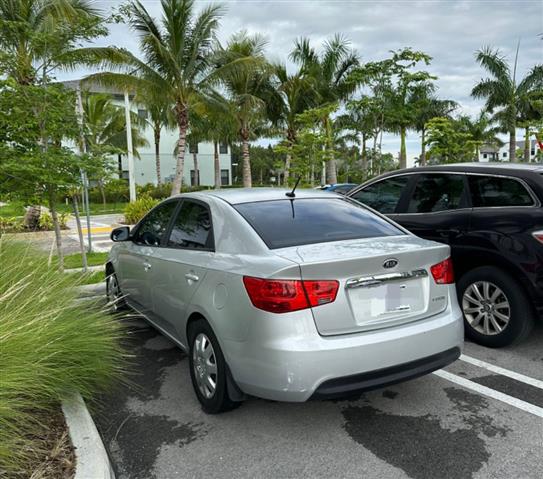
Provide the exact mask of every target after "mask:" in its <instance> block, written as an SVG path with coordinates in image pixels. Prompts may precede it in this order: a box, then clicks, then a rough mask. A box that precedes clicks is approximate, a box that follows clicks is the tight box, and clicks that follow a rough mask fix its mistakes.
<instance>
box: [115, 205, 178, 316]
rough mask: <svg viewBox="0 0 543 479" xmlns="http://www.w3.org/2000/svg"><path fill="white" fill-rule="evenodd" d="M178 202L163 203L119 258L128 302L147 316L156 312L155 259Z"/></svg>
mask: <svg viewBox="0 0 543 479" xmlns="http://www.w3.org/2000/svg"><path fill="white" fill-rule="evenodd" d="M178 203H179V201H178V200H172V201H167V202H165V203H161V204H160V205H158V206H157V207H156V208H154V209H152V210H151V211H150V212H149V213H148V214H147V216H145V217H144V218H143V219H142V220H141V221H140V222H139V223H138V225H137V226H136V227H135V228H134V231H133V233H132V236H131V240H132V241H129V242H126V248H125V249H123V251H122V252H121V253H120V254H119V273H120V274H119V276H120V278H119V279H120V283H121V285H120V286H121V290H122V291H123V293H124V294H125V295H126V296H127V301H128V302H129V303H132V304H133V305H134V307H135V308H136V309H137V310H139V311H141V312H142V313H144V314H148V313H149V312H151V311H152V298H151V294H150V289H149V288H150V285H151V277H152V274H153V273H152V267H153V264H152V262H153V257H154V256H155V255H156V253H157V251H158V250H160V245H161V243H162V240H163V237H164V235H165V233H166V232H167V230H168V227H169V224H170V221H171V218H172V215H173V213H174V211H175V209H176V208H177V206H178Z"/></svg>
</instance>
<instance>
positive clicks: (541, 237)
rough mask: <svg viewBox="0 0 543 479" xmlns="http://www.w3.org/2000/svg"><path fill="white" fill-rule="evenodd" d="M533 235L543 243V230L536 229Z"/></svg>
mask: <svg viewBox="0 0 543 479" xmlns="http://www.w3.org/2000/svg"><path fill="white" fill-rule="evenodd" d="M532 236H533V237H534V238H535V239H536V240H537V241H539V242H540V243H543V231H534V232H533V233H532Z"/></svg>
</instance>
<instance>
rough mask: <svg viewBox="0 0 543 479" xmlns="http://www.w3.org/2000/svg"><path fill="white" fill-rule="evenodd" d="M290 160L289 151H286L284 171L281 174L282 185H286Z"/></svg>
mask: <svg viewBox="0 0 543 479" xmlns="http://www.w3.org/2000/svg"><path fill="white" fill-rule="evenodd" d="M290 161H291V155H290V151H289V152H288V153H287V156H286V158H285V172H284V174H283V185H285V186H288V178H289V175H290Z"/></svg>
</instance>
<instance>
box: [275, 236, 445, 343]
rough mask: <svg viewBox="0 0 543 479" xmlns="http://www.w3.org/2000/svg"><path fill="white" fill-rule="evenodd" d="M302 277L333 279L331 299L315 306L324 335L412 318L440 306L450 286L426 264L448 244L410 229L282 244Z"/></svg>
mask: <svg viewBox="0 0 543 479" xmlns="http://www.w3.org/2000/svg"><path fill="white" fill-rule="evenodd" d="M275 253H276V254H277V255H279V256H282V257H284V258H288V259H290V260H292V261H295V262H297V263H298V264H299V266H300V272H301V277H302V279H303V280H332V279H333V280H337V281H339V283H340V285H339V291H338V294H337V297H336V300H335V301H334V302H333V303H330V304H324V305H321V306H317V307H313V308H312V312H313V317H314V320H315V324H316V327H317V329H318V331H319V333H320V334H321V335H323V336H328V335H336V334H348V333H354V332H359V331H367V330H372V329H379V328H384V327H391V326H395V325H398V324H401V323H404V322H409V321H415V320H418V319H422V318H425V317H428V316H431V315H433V314H437V313H439V312H440V311H443V310H444V309H445V308H446V306H447V298H448V286H447V285H438V284H436V283H435V281H434V280H433V277H432V275H431V272H430V267H431V266H432V265H434V264H437V263H439V262H441V261H443V260H444V259H446V258H447V257H448V256H449V247H448V246H446V245H441V244H439V243H434V242H431V241H426V240H423V239H420V238H418V237H416V236H412V235H399V236H387V237H382V238H368V239H361V240H347V241H337V242H331V243H321V244H312V245H304V246H297V247H291V248H283V249H281V250H275Z"/></svg>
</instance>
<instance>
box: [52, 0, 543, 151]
mask: <svg viewBox="0 0 543 479" xmlns="http://www.w3.org/2000/svg"><path fill="white" fill-rule="evenodd" d="M95 3H96V5H98V6H99V7H100V8H102V9H104V10H109V9H111V8H112V7H116V6H118V5H119V4H120V3H121V2H119V1H115V0H113V1H96V2H95ZM206 3H208V2H197V6H203V5H205V4H206ZM220 3H222V4H224V5H225V7H226V13H225V15H224V17H223V19H222V22H221V29H220V33H219V38H220V39H221V40H226V39H227V38H228V37H229V36H230V35H231V34H232V33H234V32H236V31H238V30H240V29H245V30H247V31H249V32H250V33H252V32H259V33H262V34H264V35H265V36H266V37H267V39H268V55H269V57H270V58H271V59H275V60H281V59H283V60H284V61H287V56H288V53H289V52H290V51H291V49H292V46H293V43H294V40H295V39H296V38H297V37H300V36H307V37H309V38H310V39H311V41H312V42H313V44H314V45H316V46H318V45H320V44H321V43H322V41H323V40H325V39H326V38H329V37H330V36H331V35H333V34H335V33H338V32H339V33H341V34H343V35H344V36H345V37H347V38H348V39H349V40H350V41H351V42H352V46H353V47H354V48H355V49H356V50H358V52H359V54H360V56H361V58H362V61H372V60H380V59H383V58H385V57H386V56H387V54H388V52H389V51H390V50H395V49H398V48H402V47H405V46H410V47H412V48H414V49H416V50H422V51H424V52H426V53H428V54H430V55H431V56H432V57H433V61H432V64H431V65H430V67H429V68H428V70H429V71H430V72H431V73H432V74H434V75H436V76H437V77H439V80H438V81H437V85H438V87H439V95H440V96H441V97H443V98H448V99H453V100H455V101H457V102H459V103H460V104H461V105H462V110H463V112H464V113H467V114H472V115H474V114H476V113H477V112H478V111H479V109H480V107H481V104H480V103H479V102H476V101H474V100H473V99H471V98H470V96H469V93H470V91H471V88H472V87H473V85H474V84H475V82H476V81H477V80H478V79H480V78H481V76H482V75H483V72H482V71H481V69H480V68H479V66H478V65H477V64H476V63H475V61H474V53H475V51H476V50H477V49H479V48H481V47H482V46H485V45H490V46H493V47H497V48H500V50H502V52H503V53H504V54H505V55H506V56H507V57H508V58H509V59H511V61H512V60H513V59H514V54H515V49H516V47H517V43H518V42H519V41H520V55H519V66H518V72H519V75H524V74H525V73H526V72H527V71H528V70H529V69H530V68H531V67H532V66H533V65H534V64H536V63H541V62H543V41H542V39H541V34H542V33H543V1H542V0H512V1H497V0H459V1H453V0H431V1H430V0H419V1H407V0H404V1H398V0H396V1H388V0H379V1H364V0H353V1H344V0H338V1H330V0H328V1H316V0H271V1H263V0H238V1H233V0H230V1H225V0H223V1H222V2H220ZM143 4H144V5H145V6H146V8H147V9H148V10H149V12H150V13H151V14H152V15H154V16H155V17H160V2H159V1H158V0H143ZM99 43H100V44H102V45H117V46H122V47H126V48H128V49H130V50H132V51H134V52H137V44H138V42H137V37H136V36H135V35H134V34H133V33H131V32H130V30H129V28H128V27H127V26H125V25H115V26H112V27H111V29H110V35H109V37H108V38H105V39H102V40H101V41H100V42H99ZM287 63H288V62H287ZM81 73H82V72H72V73H71V74H69V75H68V74H64V75H62V79H71V78H76V77H77V76H78V75H81ZM384 149H385V150H386V151H390V152H392V153H394V154H396V153H397V152H398V149H399V141H398V139H397V138H395V137H393V136H388V137H386V138H385V139H384ZM418 151H419V138H418V137H417V134H416V133H410V134H409V137H408V155H409V156H410V157H413V156H415V155H417V154H418Z"/></svg>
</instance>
